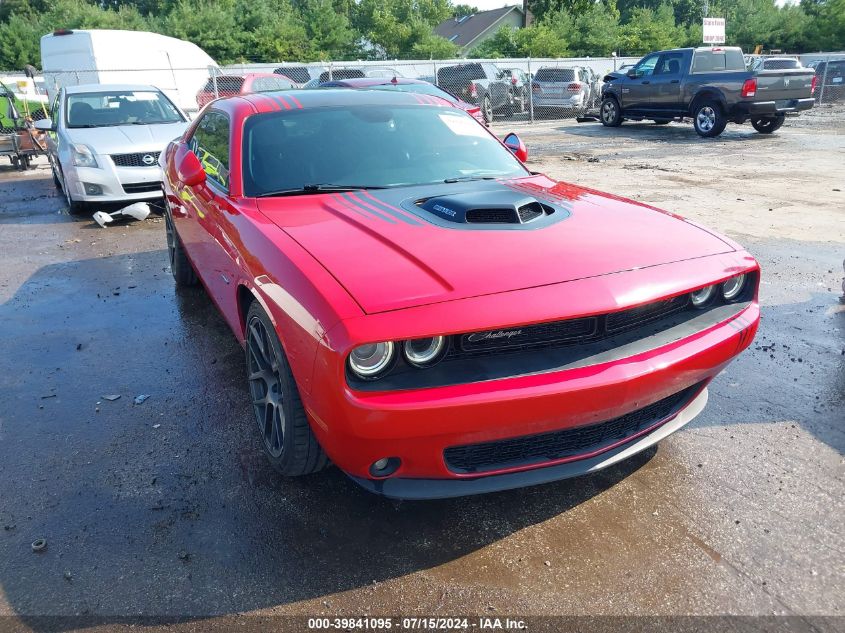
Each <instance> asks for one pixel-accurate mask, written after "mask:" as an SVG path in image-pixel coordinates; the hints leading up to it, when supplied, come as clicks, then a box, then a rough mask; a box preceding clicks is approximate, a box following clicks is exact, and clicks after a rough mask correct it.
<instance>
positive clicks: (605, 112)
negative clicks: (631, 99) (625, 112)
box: [601, 97, 622, 127]
mask: <svg viewBox="0 0 845 633" xmlns="http://www.w3.org/2000/svg"><path fill="white" fill-rule="evenodd" d="M601 124H602V125H604V126H607V127H619V126H620V125H622V110H621V109H620V107H619V104H618V103H617V102H616V99H614V98H613V97H606V98H605V99H604V100H603V101H602V102H601Z"/></svg>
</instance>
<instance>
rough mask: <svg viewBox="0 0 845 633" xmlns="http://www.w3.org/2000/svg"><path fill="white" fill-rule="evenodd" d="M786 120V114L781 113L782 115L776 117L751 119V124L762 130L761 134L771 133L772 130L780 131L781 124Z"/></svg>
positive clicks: (759, 130)
mask: <svg viewBox="0 0 845 633" xmlns="http://www.w3.org/2000/svg"><path fill="white" fill-rule="evenodd" d="M784 121H786V116H784V115H783V114H781V115H780V116H775V117H766V118H762V119H751V125H752V126H753V127H754V129H755V130H757V131H758V132H760V134H771V133H772V132H776V131H778V130H779V129H780V126H781V125H783V124H784Z"/></svg>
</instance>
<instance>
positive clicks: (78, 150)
mask: <svg viewBox="0 0 845 633" xmlns="http://www.w3.org/2000/svg"><path fill="white" fill-rule="evenodd" d="M70 153H71V156H73V164H74V165H76V166H77V167H98V165H97V159H96V158H94V152H93V151H91V148H90V147H88V146H87V145H83V144H81V143H75V144H74V145H71V146H70Z"/></svg>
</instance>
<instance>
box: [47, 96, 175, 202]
mask: <svg viewBox="0 0 845 633" xmlns="http://www.w3.org/2000/svg"><path fill="white" fill-rule="evenodd" d="M50 115H51V118H49V119H44V120H43V121H37V122H36V123H35V127H36V128H37V129H40V130H47V131H48V132H49V134H48V135H47V137H48V140H47V146H48V152H49V158H50V166H51V167H52V170H53V180H54V181H55V183H56V186H57V187H58V188H60V189H61V190H62V192H63V193H64V195H65V198H66V199H67V205H68V209H69V211H70V212H71V213H80V212H81V211H83V210H84V209H85V207H86V205H88V204H90V203H99V202H127V203H128V202H135V201H138V200H155V199H159V198H161V197H162V192H161V168H160V167H159V164H158V157H159V154H160V153H161V152H162V151H163V150H164V148H165V147H166V146H167V143H168V142H170V141H171V140H173V139H174V138H176V137H178V136H181V135H182V133H183V132H184V131H185V128H186V127H187V126H188V118H187V117H186V116H185V114H184V113H183V112H182V111H181V110H180V109H179V108H178V107H177V106H176V105H175V104H174V103H173V102H172V101H171V100H170V99H169V98H168V97H167V96H166V95H165V94H164V93H163V92H162V91H161V90H159V89H158V88H154V87H153V86H144V85H110V84H91V85H83V86H67V87H65V88H62V89H61V90H60V91H59V94H58V95H57V97H56V100H55V101H54V103H53V106H52V108H51V112H50Z"/></svg>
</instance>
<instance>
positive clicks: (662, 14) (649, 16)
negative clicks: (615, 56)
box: [619, 4, 686, 55]
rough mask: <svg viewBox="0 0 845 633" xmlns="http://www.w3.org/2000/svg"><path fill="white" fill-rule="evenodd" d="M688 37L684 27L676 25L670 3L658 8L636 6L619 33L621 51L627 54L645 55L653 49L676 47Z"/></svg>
mask: <svg viewBox="0 0 845 633" xmlns="http://www.w3.org/2000/svg"><path fill="white" fill-rule="evenodd" d="M685 37H686V34H685V33H684V30H683V29H679V28H678V27H677V26H676V25H675V16H674V13H673V12H672V8H671V7H670V6H669V5H668V4H663V5H660V7H659V8H658V9H657V10H654V9H647V8H640V7H638V8H636V9H634V10H633V11H632V12H631V20H630V21H629V22H628V23H627V24H624V25H623V26H622V28H621V29H620V33H619V48H620V52H621V53H623V54H627V55H644V54H646V53H649V52H651V51H659V50H662V49H666V48H675V47H676V46H678V45H679V44H680V43H681V42H682V41H683V40H684V39H685Z"/></svg>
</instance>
